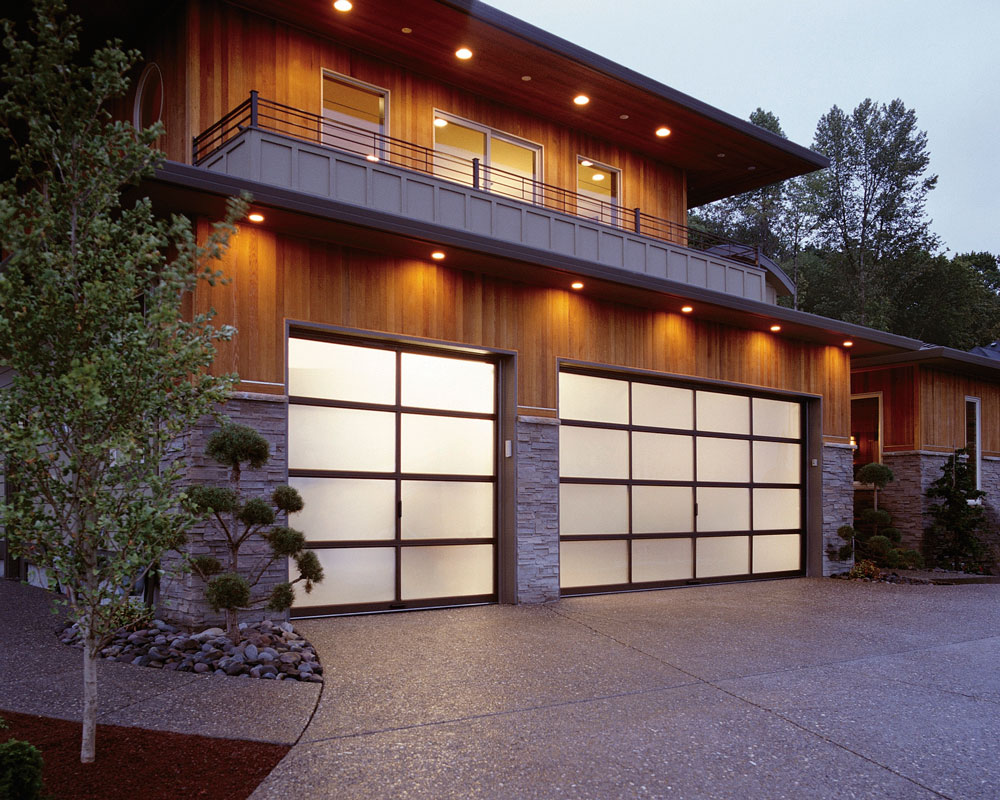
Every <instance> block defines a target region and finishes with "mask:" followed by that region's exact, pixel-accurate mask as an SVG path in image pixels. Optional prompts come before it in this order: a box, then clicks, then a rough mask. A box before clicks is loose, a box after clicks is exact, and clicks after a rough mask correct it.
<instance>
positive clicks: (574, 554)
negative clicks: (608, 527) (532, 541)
mask: <svg viewBox="0 0 1000 800" xmlns="http://www.w3.org/2000/svg"><path fill="white" fill-rule="evenodd" d="M627 546H628V542H625V541H616V542H562V543H561V544H560V545H559V585H560V586H562V587H563V588H564V589H569V588H572V587H574V586H609V585H611V584H616V583H628V550H626V547H627Z"/></svg>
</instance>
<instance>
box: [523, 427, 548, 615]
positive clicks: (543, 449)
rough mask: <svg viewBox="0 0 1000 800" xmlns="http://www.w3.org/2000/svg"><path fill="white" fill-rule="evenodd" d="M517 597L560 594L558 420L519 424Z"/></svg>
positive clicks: (537, 599)
mask: <svg viewBox="0 0 1000 800" xmlns="http://www.w3.org/2000/svg"><path fill="white" fill-rule="evenodd" d="M516 434H517V442H516V449H515V458H516V463H515V465H514V469H515V476H516V477H515V482H516V489H517V498H516V507H517V512H516V514H517V519H516V542H517V544H516V546H517V602H518V603H546V602H549V601H552V600H558V599H559V421H558V420H556V419H552V418H550V417H527V416H519V417H518V418H517V424H516Z"/></svg>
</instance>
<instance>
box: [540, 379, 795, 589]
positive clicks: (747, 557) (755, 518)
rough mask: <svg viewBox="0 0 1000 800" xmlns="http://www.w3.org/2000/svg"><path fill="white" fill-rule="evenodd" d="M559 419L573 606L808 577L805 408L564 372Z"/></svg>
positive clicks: (565, 570)
mask: <svg viewBox="0 0 1000 800" xmlns="http://www.w3.org/2000/svg"><path fill="white" fill-rule="evenodd" d="M559 415H560V419H561V423H562V424H561V427H560V432H559V473H560V486H559V529H560V568H559V569H560V583H561V586H562V592H563V594H581V593H585V592H595V591H611V590H621V589H629V588H652V587H656V586H670V585H676V584H683V583H689V582H704V581H722V580H727V581H728V580H734V579H740V578H753V577H765V576H766V577H778V576H792V575H801V574H802V569H803V564H804V541H805V540H804V535H803V533H804V530H805V524H804V497H805V492H804V484H803V480H804V475H805V472H804V469H803V458H804V439H803V430H804V425H803V423H804V412H803V408H802V404H801V403H799V402H797V401H794V400H787V399H776V398H771V397H760V396H753V395H752V394H750V393H739V392H736V391H729V390H728V389H727V390H714V389H713V390H708V389H701V388H697V387H696V386H692V385H682V384H668V383H651V382H646V381H639V380H630V379H623V378H608V377H604V376H601V375H595V374H592V373H591V374H587V373H582V372H579V373H578V372H567V371H564V372H561V373H560V375H559Z"/></svg>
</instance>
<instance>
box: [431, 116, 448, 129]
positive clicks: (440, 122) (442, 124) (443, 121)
mask: <svg viewBox="0 0 1000 800" xmlns="http://www.w3.org/2000/svg"><path fill="white" fill-rule="evenodd" d="M447 124H448V120H446V119H441V117H435V118H434V127H435V128H443V127H445V126H446V125H447Z"/></svg>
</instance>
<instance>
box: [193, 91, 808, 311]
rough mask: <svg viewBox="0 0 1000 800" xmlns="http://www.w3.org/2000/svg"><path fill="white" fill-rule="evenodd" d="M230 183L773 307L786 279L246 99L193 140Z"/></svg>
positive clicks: (574, 197) (446, 157)
mask: <svg viewBox="0 0 1000 800" xmlns="http://www.w3.org/2000/svg"><path fill="white" fill-rule="evenodd" d="M192 155H193V160H194V164H195V165H196V166H198V167H201V168H203V169H207V170H210V171H213V172H219V173H223V174H226V175H230V176H232V177H237V178H244V179H246V180H251V181H257V182H260V183H265V184H269V185H272V186H279V187H282V188H286V189H292V190H295V191H300V192H305V193H308V194H310V195H315V196H320V197H324V198H329V199H331V200H334V201H337V202H340V203H347V204H351V205H355V206H360V207H364V208H369V209H372V210H375V211H379V212H383V213H389V214H395V215H399V216H401V217H404V218H407V219H410V220H418V221H424V222H427V223H430V224H435V225H441V226H445V227H448V228H454V229H458V230H461V231H464V232H467V233H470V234H473V235H480V236H486V237H490V238H493V239H497V240H501V241H508V242H511V243H514V244H518V245H521V246H523V247H527V248H534V249H539V250H542V251H545V252H548V253H555V254H559V255H563V256H570V257H574V258H578V259H585V260H587V261H590V262H594V263H596V264H600V265H602V266H606V267H613V268H617V269H622V270H625V271H628V272H633V273H642V274H646V275H651V276H655V277H660V278H667V279H670V280H673V281H678V282H681V283H687V284H690V285H693V286H699V287H702V288H707V289H712V290H715V291H719V292H724V293H727V294H731V295H736V296H738V297H743V298H746V299H749V300H758V301H763V302H770V303H775V302H776V300H777V297H778V295H781V294H789V293H790V292H791V288H792V287H791V284H790V283H789V282H788V279H787V277H785V276H784V274H783V273H782V272H781V270H780V269H778V268H777V266H776V265H775V264H774V263H773V262H771V261H769V259H767V258H765V257H763V256H761V254H760V252H759V250H758V249H757V248H755V247H752V246H750V245H746V244H741V243H739V242H735V241H732V240H729V239H725V238H723V237H719V236H715V235H712V234H708V233H705V232H703V231H698V230H695V229H693V228H688V227H686V226H684V225H680V224H678V223H675V222H671V221H669V220H665V219H660V218H658V217H654V216H652V215H649V214H646V213H644V212H642V210H641V209H638V208H635V209H624V208H622V207H620V206H619V205H617V204H615V203H610V202H607V201H603V200H599V199H596V198H592V197H588V196H585V195H583V194H580V193H577V192H572V191H569V190H566V189H562V188H559V187H556V186H550V185H548V184H545V183H541V182H539V181H536V180H532V179H530V178H526V177H523V176H520V175H516V174H514V173H511V172H505V171H503V170H499V169H495V168H491V167H490V166H489V165H487V164H483V163H481V162H480V161H479V159H475V158H474V159H471V160H467V159H462V158H458V157H455V156H453V155H450V154H446V153H442V152H439V151H435V150H433V149H431V148H427V147H422V146H420V145H416V144H413V143H410V142H406V141H403V140H401V139H396V138H393V137H390V136H385V135H383V134H380V133H373V132H371V131H367V130H364V129H362V128H355V127H352V126H350V125H345V124H342V123H336V122H334V121H332V120H329V119H325V118H324V117H321V116H319V115H317V114H311V113H308V112H305V111H301V110H299V109H296V108H292V107H290V106H286V105H282V104H281V103H276V102H274V101H271V100H265V99H263V98H260V97H258V95H257V92H251V93H250V97H249V98H248V99H247V100H245V101H244V102H243V103H241V104H240V105H239V106H237V107H236V108H234V109H233V110H232V111H230V112H229V113H228V114H226V115H225V116H224V117H223V118H222V119H220V120H219V121H218V122H216V123H215V124H214V125H212V126H211V127H210V128H208V129H207V130H205V131H204V132H203V133H201V134H200V135H199V136H197V137H195V139H194V142H193V150H192Z"/></svg>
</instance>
